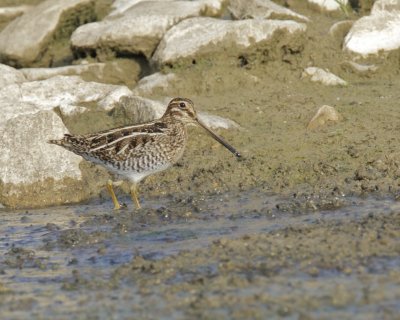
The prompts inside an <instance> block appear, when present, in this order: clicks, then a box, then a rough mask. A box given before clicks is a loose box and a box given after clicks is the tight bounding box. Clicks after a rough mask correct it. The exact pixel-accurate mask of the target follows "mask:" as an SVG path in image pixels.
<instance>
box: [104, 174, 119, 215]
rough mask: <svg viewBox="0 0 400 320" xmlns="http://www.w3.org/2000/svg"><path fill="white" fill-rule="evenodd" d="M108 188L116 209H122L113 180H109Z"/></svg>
mask: <svg viewBox="0 0 400 320" xmlns="http://www.w3.org/2000/svg"><path fill="white" fill-rule="evenodd" d="M107 190H108V192H109V193H110V196H111V199H112V201H113V203H114V210H119V209H121V205H120V204H119V202H118V199H117V196H116V195H115V192H114V189H113V183H112V181H111V180H108V181H107Z"/></svg>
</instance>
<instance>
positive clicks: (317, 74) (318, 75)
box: [302, 67, 347, 86]
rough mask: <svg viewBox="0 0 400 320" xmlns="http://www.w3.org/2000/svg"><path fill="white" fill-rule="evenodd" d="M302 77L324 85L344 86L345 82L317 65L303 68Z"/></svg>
mask: <svg viewBox="0 0 400 320" xmlns="http://www.w3.org/2000/svg"><path fill="white" fill-rule="evenodd" d="M302 78H310V80H311V81H313V82H319V83H322V84H324V85H326V86H338V85H340V86H345V85H347V82H346V81H344V80H343V79H342V78H340V77H338V76H336V75H334V74H333V73H331V72H329V71H325V70H323V69H321V68H317V67H308V68H306V69H304V72H303V74H302Z"/></svg>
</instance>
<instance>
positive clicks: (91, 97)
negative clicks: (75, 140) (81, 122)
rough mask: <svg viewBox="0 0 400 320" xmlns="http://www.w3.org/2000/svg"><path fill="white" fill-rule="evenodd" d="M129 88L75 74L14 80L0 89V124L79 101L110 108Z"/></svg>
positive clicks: (84, 103) (128, 91) (67, 107)
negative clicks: (15, 82)
mask: <svg viewBox="0 0 400 320" xmlns="http://www.w3.org/2000/svg"><path fill="white" fill-rule="evenodd" d="M131 94H132V92H131V91H130V90H129V89H128V88H127V87H124V86H116V85H109V84H102V83H97V82H86V81H83V80H82V79H81V78H79V77H78V76H57V77H53V78H50V79H47V80H42V81H32V82H24V83H20V84H13V85H9V86H6V87H3V88H1V89H0V104H1V110H2V117H0V126H1V125H2V124H4V123H5V122H6V121H8V120H10V119H11V118H12V117H15V116H20V115H23V114H32V113H36V112H37V111H45V110H52V109H53V108H55V107H63V108H64V109H63V110H69V111H68V112H71V110H72V109H73V108H75V107H77V106H79V105H80V104H82V105H86V104H88V103H97V105H98V106H100V107H101V108H103V109H104V110H105V111H109V110H111V109H112V108H113V107H114V106H115V104H116V103H117V102H118V101H119V99H120V98H121V96H124V95H131Z"/></svg>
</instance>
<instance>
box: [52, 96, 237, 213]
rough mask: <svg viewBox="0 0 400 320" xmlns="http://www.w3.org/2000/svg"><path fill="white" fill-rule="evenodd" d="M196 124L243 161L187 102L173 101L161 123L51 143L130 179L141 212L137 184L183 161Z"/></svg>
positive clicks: (140, 125)
mask: <svg viewBox="0 0 400 320" xmlns="http://www.w3.org/2000/svg"><path fill="white" fill-rule="evenodd" d="M193 124H194V125H200V126H201V127H203V128H204V129H205V130H206V131H207V132H208V133H209V134H210V135H211V136H212V137H213V138H214V139H215V140H217V141H218V142H220V143H221V144H222V145H223V146H225V147H226V148H227V149H228V150H229V151H230V152H232V153H233V154H234V155H235V156H236V157H240V153H239V152H237V151H236V150H235V149H234V148H233V147H232V146H231V145H229V144H228V143H227V142H225V140H223V139H222V138H221V137H219V136H217V135H216V134H215V133H214V132H213V131H211V130H210V129H209V128H207V127H206V126H205V125H204V124H203V123H202V122H201V121H200V120H199V119H198V118H197V115H196V111H195V110H194V106H193V102H192V101H191V100H189V99H185V98H175V99H172V100H171V102H170V103H169V104H168V107H167V110H166V111H165V113H164V115H163V116H162V117H161V118H160V119H158V120H154V121H151V122H148V123H143V124H139V125H133V126H125V127H120V128H116V129H111V130H106V131H102V132H98V133H93V134H88V135H80V136H74V135H70V134H65V135H64V138H62V139H61V140H50V141H49V143H53V144H56V145H59V146H62V147H64V148H65V149H67V150H69V151H72V152H74V153H76V154H78V155H80V156H82V157H83V158H84V159H85V160H88V161H92V162H94V163H96V164H100V165H103V166H104V167H106V168H107V169H108V170H109V171H111V172H112V173H114V174H117V175H119V176H122V177H124V178H125V179H128V180H129V181H130V182H131V196H132V200H133V201H134V202H135V204H136V207H137V208H140V204H139V200H138V197H137V183H138V182H139V181H140V180H142V179H143V178H144V177H146V176H148V175H150V174H153V173H156V172H159V171H162V170H165V169H167V168H169V167H170V166H171V165H173V164H174V163H176V162H177V161H178V160H179V159H180V157H181V156H182V154H183V151H184V149H185V146H186V141H187V137H188V135H187V131H186V126H187V125H193ZM107 188H108V191H109V192H110V194H111V198H112V200H113V203H114V208H115V209H119V208H121V206H120V204H119V202H118V199H117V197H116V196H115V193H114V190H113V187H112V181H111V180H109V181H108V183H107Z"/></svg>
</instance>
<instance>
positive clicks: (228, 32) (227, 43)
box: [152, 17, 306, 65]
mask: <svg viewBox="0 0 400 320" xmlns="http://www.w3.org/2000/svg"><path fill="white" fill-rule="evenodd" d="M305 31H306V25H305V24H302V23H298V22H295V21H290V20H288V21H286V20H285V21H280V20H264V19H249V20H240V21H229V20H220V19H214V18H206V17H198V18H191V19H186V20H184V21H182V22H181V23H179V24H177V25H176V26H174V27H173V28H171V29H170V30H169V31H168V32H167V33H166V34H165V36H164V38H163V39H162V41H161V42H160V44H159V46H158V47H157V50H156V52H155V53H154V55H153V57H152V61H153V62H154V63H156V64H158V65H171V64H174V63H176V62H178V61H183V60H186V61H189V60H190V61H193V60H195V59H196V58H198V57H203V56H206V55H209V54H210V53H214V52H225V54H226V56H227V57H230V56H236V57H237V56H238V55H240V54H244V53H246V52H251V51H254V50H256V49H259V48H263V47H267V48H269V49H270V54H271V55H273V54H274V53H277V54H281V49H282V48H283V47H285V48H286V49H287V50H289V49H290V48H295V50H298V49H299V48H298V46H299V43H298V42H297V41H295V39H296V38H297V37H298V36H299V35H302V34H304V33H305Z"/></svg>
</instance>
